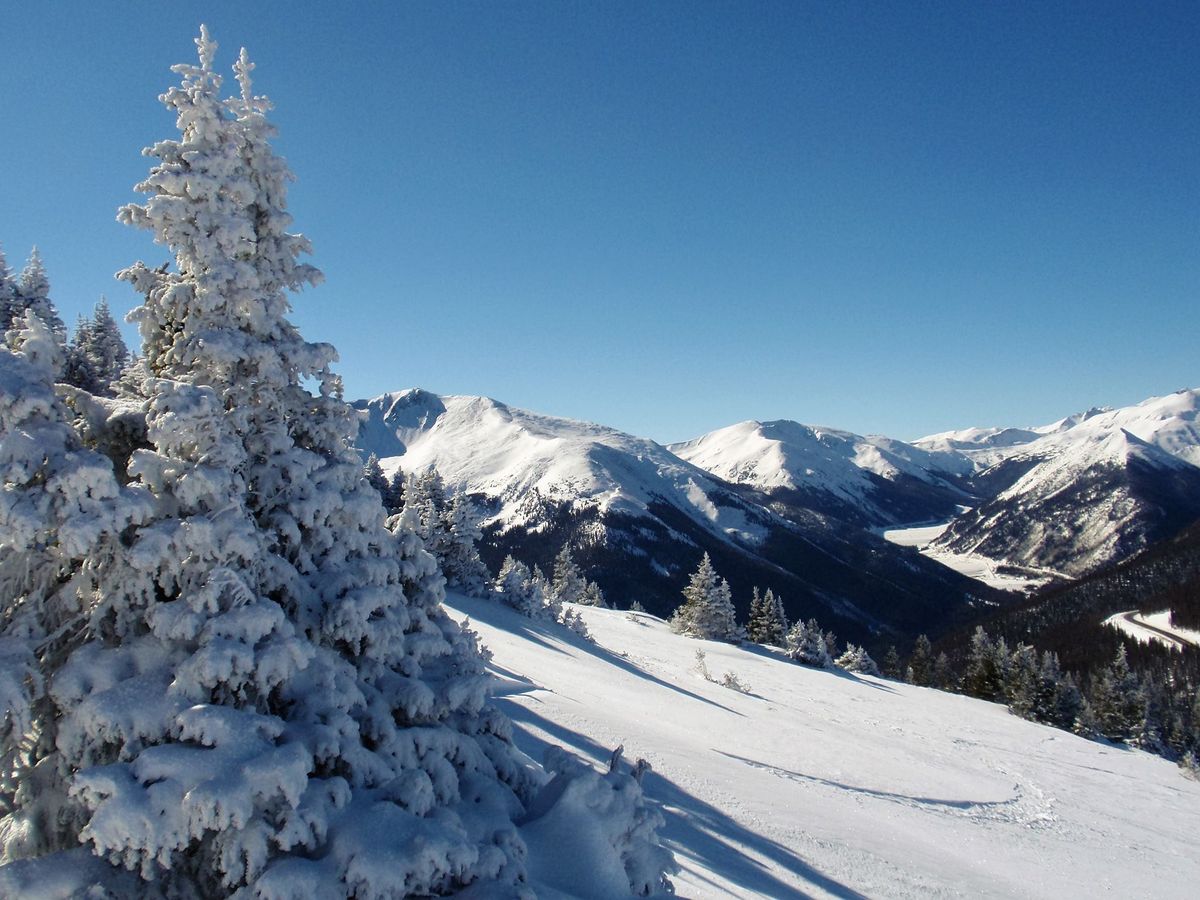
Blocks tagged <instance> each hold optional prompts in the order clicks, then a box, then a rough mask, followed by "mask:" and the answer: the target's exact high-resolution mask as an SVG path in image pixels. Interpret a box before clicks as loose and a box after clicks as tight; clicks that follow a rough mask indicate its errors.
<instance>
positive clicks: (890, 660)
mask: <svg viewBox="0 0 1200 900" xmlns="http://www.w3.org/2000/svg"><path fill="white" fill-rule="evenodd" d="M903 674H904V673H903V671H901V669H900V654H899V653H898V652H897V651H896V645H895V644H889V645H888V648H887V653H885V654H884V655H883V677H884V678H891V679H893V680H895V681H899V680H900V676H901V675H903Z"/></svg>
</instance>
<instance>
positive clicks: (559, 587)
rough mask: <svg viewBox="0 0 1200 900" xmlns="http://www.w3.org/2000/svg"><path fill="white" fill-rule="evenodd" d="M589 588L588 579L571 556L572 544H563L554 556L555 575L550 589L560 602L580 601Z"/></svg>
mask: <svg viewBox="0 0 1200 900" xmlns="http://www.w3.org/2000/svg"><path fill="white" fill-rule="evenodd" d="M586 590H587V580H586V579H585V578H584V577H583V575H582V574H581V573H580V571H579V566H577V565H575V559H574V558H573V557H572V556H571V545H570V544H563V545H562V549H561V550H559V551H558V556H556V557H554V577H553V580H552V581H551V582H550V591H551V593H552V594H553V595H554V599H556V600H557V601H558V602H559V603H579V602H581V601H582V599H583V595H584V592H585V591H586Z"/></svg>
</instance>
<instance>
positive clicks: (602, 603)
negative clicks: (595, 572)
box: [579, 581, 608, 609]
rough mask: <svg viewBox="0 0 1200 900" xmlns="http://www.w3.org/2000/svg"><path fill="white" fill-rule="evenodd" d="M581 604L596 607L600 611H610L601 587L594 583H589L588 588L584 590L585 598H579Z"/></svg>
mask: <svg viewBox="0 0 1200 900" xmlns="http://www.w3.org/2000/svg"><path fill="white" fill-rule="evenodd" d="M579 603H580V604H581V605H582V606H596V607H599V608H600V609H608V601H607V600H605V599H604V591H602V590H600V585H598V584H596V582H594V581H589V582H588V583H587V587H585V588H584V589H583V596H582V597H580V598H579Z"/></svg>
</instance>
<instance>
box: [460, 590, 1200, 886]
mask: <svg viewBox="0 0 1200 900" xmlns="http://www.w3.org/2000/svg"><path fill="white" fill-rule="evenodd" d="M449 603H450V605H451V606H452V607H453V609H454V610H456V611H457V612H458V614H459V615H463V614H466V615H469V616H470V619H471V623H472V627H473V628H475V629H476V630H477V631H478V632H479V634H480V635H481V637H482V640H483V642H484V643H485V644H486V645H487V646H488V647H489V648H490V649H491V650H492V652H493V653H494V654H495V656H494V659H493V661H492V670H493V672H494V673H495V675H496V686H495V693H496V695H497V697H498V698H500V703H501V705H502V706H503V707H504V709H505V711H506V712H507V713H508V714H509V715H510V716H512V718H513V719H514V721H515V722H516V724H517V732H518V733H517V735H516V740H517V742H518V744H519V745H520V746H521V747H522V748H523V749H525V750H526V752H529V753H530V754H531V755H534V756H539V757H540V755H541V753H542V751H543V749H544V748H545V746H546V745H548V744H563V745H565V746H567V747H568V748H570V749H572V750H573V751H575V752H577V753H579V754H581V755H583V756H585V757H588V758H590V759H592V760H593V761H595V762H597V763H599V762H602V761H603V760H605V759H607V757H608V754H609V752H610V751H611V749H612V748H613V747H614V746H616V745H617V744H622V743H623V744H624V746H625V748H626V751H627V754H628V756H629V757H630V758H633V757H639V756H640V757H645V758H646V759H647V760H649V761H650V762H651V763H652V764H653V766H654V771H653V772H652V773H650V774H649V775H648V776H647V777H646V779H645V785H646V790H647V793H648V794H649V795H650V796H651V797H652V798H655V799H657V800H659V801H661V802H662V803H663V804H664V807H665V813H666V816H667V825H666V827H665V829H664V830H663V834H664V835H665V837H666V839H667V840H668V842H669V843H670V844H671V845H672V847H673V849H674V850H675V852H676V854H677V856H678V859H679V862H680V863H681V864H682V866H683V872H682V873H681V874H680V875H678V876H676V879H675V882H676V886H677V889H678V892H679V894H680V895H682V896H685V897H731V896H733V897H748V896H763V897H776V898H783V897H801V896H814V897H838V898H857V897H864V896H865V897H913V898H917V897H919V898H927V897H1029V898H1033V897H1046V898H1063V897H1088V898H1090V897H1093V896H1095V895H1096V894H1098V893H1102V892H1103V893H1106V894H1108V895H1110V896H1113V897H1145V896H1155V897H1161V898H1173V897H1180V898H1183V897H1188V898H1190V897H1194V896H1195V888H1196V884H1198V883H1200V854H1197V853H1196V837H1195V835H1196V834H1197V833H1200V831H1198V829H1200V784H1198V783H1196V782H1194V781H1189V780H1187V779H1185V778H1184V777H1183V776H1182V775H1181V774H1180V770H1179V769H1178V768H1177V767H1176V766H1174V765H1173V764H1171V763H1169V762H1167V761H1165V760H1163V759H1161V758H1159V757H1155V756H1151V755H1149V754H1146V753H1143V752H1141V751H1136V750H1129V749H1125V748H1121V747H1116V746H1110V745H1107V744H1103V743H1095V742H1091V741H1086V740H1084V739H1082V738H1079V737H1076V736H1074V735H1070V734H1067V733H1065V732H1062V731H1058V730H1055V729H1052V728H1049V727H1046V726H1042V725H1036V724H1033V723H1030V722H1025V721H1023V720H1021V719H1018V718H1016V717H1015V716H1013V715H1011V714H1010V713H1009V712H1008V711H1007V710H1006V709H1005V708H1004V707H1002V706H999V705H996V704H990V703H984V702H982V701H979V700H973V699H970V698H966V697H959V696H955V695H952V694H945V693H941V692H937V691H933V690H930V689H927V688H918V687H913V686H911V685H905V684H898V683H895V682H890V681H885V680H881V679H877V678H871V677H866V676H852V675H849V674H847V673H844V672H831V671H818V670H813V669H806V668H803V667H801V666H797V665H795V664H793V663H791V662H788V661H785V660H784V659H782V658H781V657H780V656H778V655H775V654H773V653H772V652H771V651H767V650H764V649H762V648H747V649H741V648H738V647H734V646H731V645H729V644H721V643H714V642H706V641H697V640H693V639H689V638H684V637H680V636H678V635H675V634H672V633H671V632H670V630H669V629H668V628H667V627H666V626H665V624H664V623H663V622H662V621H661V620H658V619H655V618H654V617H652V616H648V615H644V614H637V615H633V614H629V613H625V612H619V611H614V610H599V609H593V608H584V607H581V608H580V609H579V612H580V613H581V614H582V615H583V617H584V618H585V619H586V621H587V624H588V628H589V629H590V631H591V633H592V635H593V636H594V637H595V639H596V643H594V644H588V643H587V642H583V641H580V640H578V639H576V638H575V637H574V636H573V635H570V634H568V633H566V632H565V631H564V630H562V629H560V628H557V627H556V626H552V625H546V626H542V625H540V624H539V623H534V622H531V621H530V620H528V619H524V618H522V617H520V616H518V615H517V614H515V613H513V612H511V611H509V610H506V609H504V608H502V607H500V606H499V605H498V604H495V603H492V602H489V601H486V600H470V599H466V598H462V597H458V596H452V597H451V598H450V601H449ZM697 650H703V651H704V652H705V654H706V660H705V663H706V666H707V668H708V670H709V672H710V673H711V675H712V676H713V677H714V678H716V679H717V680H720V678H721V677H722V676H723V675H724V674H725V673H731V674H733V675H735V676H736V677H737V679H738V680H739V681H741V682H743V683H744V684H746V685H748V690H749V693H745V694H743V693H738V692H736V691H733V690H730V689H728V688H725V687H722V686H721V685H719V684H714V683H711V682H708V681H705V680H704V679H703V678H702V677H701V676H700V675H699V673H698V671H697V666H696V658H695V657H696V651H697Z"/></svg>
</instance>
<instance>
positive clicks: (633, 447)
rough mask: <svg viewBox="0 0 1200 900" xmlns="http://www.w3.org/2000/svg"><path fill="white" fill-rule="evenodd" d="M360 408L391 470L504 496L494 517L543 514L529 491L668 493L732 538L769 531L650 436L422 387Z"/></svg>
mask: <svg viewBox="0 0 1200 900" xmlns="http://www.w3.org/2000/svg"><path fill="white" fill-rule="evenodd" d="M355 408H356V409H357V410H358V413H359V416H360V431H359V442H358V445H359V447H360V448H361V449H362V450H364V451H369V452H374V453H375V454H376V455H377V456H378V457H379V461H380V465H381V467H382V468H383V470H384V472H385V473H386V474H387V475H388V476H391V475H392V473H394V472H395V471H396V470H397V469H402V470H403V471H404V472H405V474H406V475H407V474H410V473H413V472H422V471H425V470H426V469H428V468H430V467H434V468H436V469H437V471H438V473H439V474H440V475H441V476H442V478H443V479H444V481H445V483H446V486H447V488H449V489H450V490H451V491H452V492H459V491H465V492H467V493H473V494H484V495H486V496H489V497H495V498H498V499H499V500H500V510H499V512H497V513H496V514H495V515H493V516H492V517H491V518H490V519H488V520H487V521H488V522H489V523H490V522H501V523H503V524H505V525H508V526H511V525H517V524H522V525H524V524H529V523H530V522H531V521H536V519H537V516H538V514H539V513H540V510H538V509H537V508H535V507H531V506H530V504H529V499H530V497H540V498H542V499H545V500H550V501H555V502H562V503H568V504H572V505H577V506H595V507H597V508H599V510H600V511H601V512H610V511H612V512H623V513H627V514H631V515H635V516H637V515H644V514H645V512H646V508H647V505H648V504H650V503H652V502H654V501H656V500H667V501H668V502H672V503H674V504H675V505H676V506H678V507H679V508H680V509H682V510H683V511H684V512H686V513H687V514H688V515H689V516H690V517H692V518H693V519H694V520H696V521H697V522H699V523H701V524H702V525H704V526H705V527H706V528H708V529H710V530H712V531H713V532H715V533H717V534H719V535H722V536H724V537H727V538H728V537H736V538H739V539H740V540H743V541H750V542H755V541H759V540H761V539H762V538H763V537H765V530H764V529H763V527H762V526H761V525H758V524H755V523H753V522H751V521H749V520H748V519H747V517H746V515H745V514H744V513H743V511H742V509H740V508H738V507H737V506H730V505H726V504H721V503H714V502H713V494H714V493H716V492H720V490H721V487H720V485H719V484H718V483H717V482H716V481H715V480H714V479H713V478H712V477H710V476H709V474H708V473H707V472H704V471H702V470H701V469H699V468H697V467H695V466H693V465H689V464H688V463H686V462H684V461H683V460H681V459H679V458H678V457H677V456H675V455H674V454H672V453H671V452H669V451H668V450H666V449H665V448H664V447H662V446H661V445H659V444H656V443H655V442H654V441H651V440H647V439H645V438H639V437H634V436H632V435H629V434H625V433H624V432H621V431H617V430H616V429H613V428H608V427H606V426H603V425H596V424H593V423H591V422H581V421H577V420H574V419H564V418H559V417H557V416H545V415H541V414H539V413H535V412H530V411H529V410H524V409H518V408H516V407H511V406H507V405H506V404H504V403H500V402H499V401H496V400H492V399H490V398H488V397H459V396H438V395H435V394H431V393H429V392H427V391H422V390H407V391H399V392H396V393H392V394H384V395H382V396H380V397H376V398H374V399H372V400H368V401H359V402H358V403H356V404H355Z"/></svg>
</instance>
